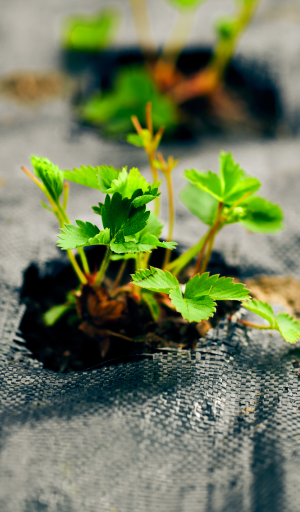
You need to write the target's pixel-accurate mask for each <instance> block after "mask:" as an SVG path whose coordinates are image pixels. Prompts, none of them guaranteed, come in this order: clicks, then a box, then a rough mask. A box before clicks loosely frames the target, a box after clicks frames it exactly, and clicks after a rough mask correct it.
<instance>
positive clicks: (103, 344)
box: [20, 247, 238, 372]
mask: <svg viewBox="0 0 300 512" xmlns="http://www.w3.org/2000/svg"><path fill="white" fill-rule="evenodd" d="M155 252H157V253H159V251H155ZM156 258H157V256H156ZM158 258H160V256H158ZM88 259H89V263H90V265H91V268H94V265H95V263H96V261H101V247H100V248H98V247H97V248H93V249H92V250H90V251H89V252H88ZM151 264H152V265H154V266H155V265H157V264H158V262H157V261H155V255H153V256H152V259H151ZM118 266H119V262H112V264H111V265H110V272H109V275H108V279H109V278H110V277H113V276H114V275H116V272H117V270H118ZM209 270H210V271H211V273H219V274H221V275H227V276H228V275H231V276H233V277H235V276H237V270H236V269H233V268H230V267H229V268H228V267H227V266H226V264H225V263H224V261H223V260H222V258H221V257H220V255H219V254H217V253H214V254H213V258H212V263H211V266H210V269H209ZM133 271H134V270H133V268H130V264H129V265H128V274H127V277H126V278H125V280H126V279H127V281H128V280H129V279H128V277H129V273H132V272H133ZM183 280H184V278H183ZM185 280H186V279H185ZM106 284H108V282H107V283H106ZM77 285H78V283H77V281H76V277H75V275H74V272H73V270H72V268H71V267H70V266H69V265H67V264H63V263H62V262H61V261H53V262H51V263H50V264H49V265H47V268H46V269H45V271H44V272H43V273H41V272H40V271H39V270H38V268H37V267H36V266H35V265H31V266H30V267H29V268H28V269H27V271H26V272H25V274H24V283H23V287H22V291H21V298H22V300H23V301H24V302H25V304H26V306H27V310H26V313H25V315H24V318H23V320H22V323H21V327H20V329H21V332H22V335H23V337H24V339H25V340H26V344H27V347H28V348H29V350H30V351H31V352H32V355H33V357H34V358H36V359H38V360H39V361H42V362H43V364H44V367H45V368H48V369H51V370H54V371H58V372H70V371H73V370H84V369H87V368H92V367H94V366H96V365H98V364H101V363H102V362H103V361H107V360H112V359H116V358H120V357H123V358H124V357H125V358H126V357H128V356H135V355H138V354H145V353H148V354H149V353H153V352H155V351H156V350H158V349H161V348H166V347H173V348H193V347H195V346H196V343H197V342H198V339H199V337H200V336H205V334H206V332H207V330H208V329H209V328H210V327H211V326H215V325H216V324H217V323H218V322H219V320H220V319H221V318H223V316H224V315H225V314H226V313H233V312H234V311H235V310H236V309H237V308H238V303H236V302H230V301H228V302H225V301H221V302H220V303H219V304H218V308H217V312H216V314H215V316H214V318H213V319H210V324H209V323H208V322H201V323H200V324H196V323H195V322H194V323H187V322H185V321H184V320H183V319H182V317H181V315H179V314H178V313H177V312H174V311H173V310H170V309H169V308H167V306H164V305H162V311H163V312H162V315H161V318H160V319H159V322H154V321H153V319H152V317H151V314H150V312H149V309H148V308H147V306H145V304H143V303H137V302H136V301H135V300H134V299H133V298H132V297H131V296H128V297H127V299H126V304H125V309H124V311H123V314H122V315H121V318H119V319H118V320H112V321H111V322H107V323H105V325H103V326H102V325H100V326H99V325H95V324H94V323H93V317H92V314H91V306H90V304H91V301H89V308H88V307H86V304H87V301H86V304H85V306H84V312H83V316H82V319H79V318H78V315H77V312H76V310H75V309H73V310H71V311H69V312H68V313H67V314H66V315H65V316H63V317H62V318H61V319H60V320H59V321H58V322H57V323H56V324H55V325H54V326H52V327H46V326H45V325H44V323H43V321H42V314H43V313H44V312H45V311H47V310H48V309H49V308H50V307H52V306H54V305H57V304H62V303H64V302H65V300H66V299H65V297H66V293H67V292H68V291H70V290H72V289H75V288H76V287H77ZM88 293H89V292H88ZM92 293H93V292H92ZM80 326H81V328H83V329H84V330H85V331H86V332H89V334H90V335H87V334H86V332H83V331H82V330H80V329H79V327H80ZM107 331H109V333H107ZM111 332H113V333H116V334H118V335H119V336H120V335H121V336H122V337H118V336H114V335H111V334H110V333H111ZM126 338H130V340H128V339H126Z"/></svg>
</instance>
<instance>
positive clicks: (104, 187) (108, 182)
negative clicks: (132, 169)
mask: <svg viewBox="0 0 300 512" xmlns="http://www.w3.org/2000/svg"><path fill="white" fill-rule="evenodd" d="M123 170H125V171H126V169H122V171H123ZM120 172H121V169H115V168H114V167H113V166H112V165H100V166H99V167H97V180H98V186H99V188H100V190H101V192H103V193H104V194H108V193H112V192H108V191H109V190H111V187H112V182H114V180H117V179H118V176H119V174H120ZM123 174H124V173H123ZM126 174H127V173H126Z"/></svg>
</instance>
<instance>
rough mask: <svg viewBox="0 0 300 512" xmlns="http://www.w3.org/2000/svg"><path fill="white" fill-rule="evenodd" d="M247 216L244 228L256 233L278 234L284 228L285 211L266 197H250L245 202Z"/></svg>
mask: <svg viewBox="0 0 300 512" xmlns="http://www.w3.org/2000/svg"><path fill="white" fill-rule="evenodd" d="M243 207H245V216H244V218H243V219H242V220H241V221H240V223H241V224H242V226H244V227H245V228H247V229H249V231H254V232H255V233H277V232H278V231H281V230H282V229H283V228H284V225H283V211H282V210H281V208H280V206H279V205H278V204H275V203H272V202H271V201H268V200H267V199H265V198H264V197H258V196H254V197H250V198H249V199H247V200H246V201H245V202H243Z"/></svg>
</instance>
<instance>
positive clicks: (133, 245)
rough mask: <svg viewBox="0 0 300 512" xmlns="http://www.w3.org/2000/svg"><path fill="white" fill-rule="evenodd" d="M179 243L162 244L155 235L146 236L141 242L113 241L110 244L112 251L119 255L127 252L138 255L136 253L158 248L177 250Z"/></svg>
mask: <svg viewBox="0 0 300 512" xmlns="http://www.w3.org/2000/svg"><path fill="white" fill-rule="evenodd" d="M176 245H177V243H176V242H160V241H159V240H158V238H156V237H155V236H153V235H150V234H146V235H144V236H143V237H142V238H141V239H140V240H139V241H136V240H131V241H126V240H125V241H123V242H122V241H117V240H116V241H114V240H113V241H112V242H111V243H110V247H111V250H112V251H113V252H116V253H117V254H122V253H126V252H130V253H136V252H150V251H152V249H154V248H156V247H163V248H164V249H170V250H173V249H175V247H176Z"/></svg>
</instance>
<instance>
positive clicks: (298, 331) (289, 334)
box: [275, 313, 300, 343]
mask: <svg viewBox="0 0 300 512" xmlns="http://www.w3.org/2000/svg"><path fill="white" fill-rule="evenodd" d="M275 326H276V328H277V329H278V330H279V332H280V334H281V336H282V337H283V338H284V339H285V341H288V342H289V343H296V341H297V340H298V339H299V338H300V323H299V322H298V321H297V320H295V319H294V318H293V317H292V316H290V315H288V314H287V313H279V314H278V315H277V316H276V321H275Z"/></svg>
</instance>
